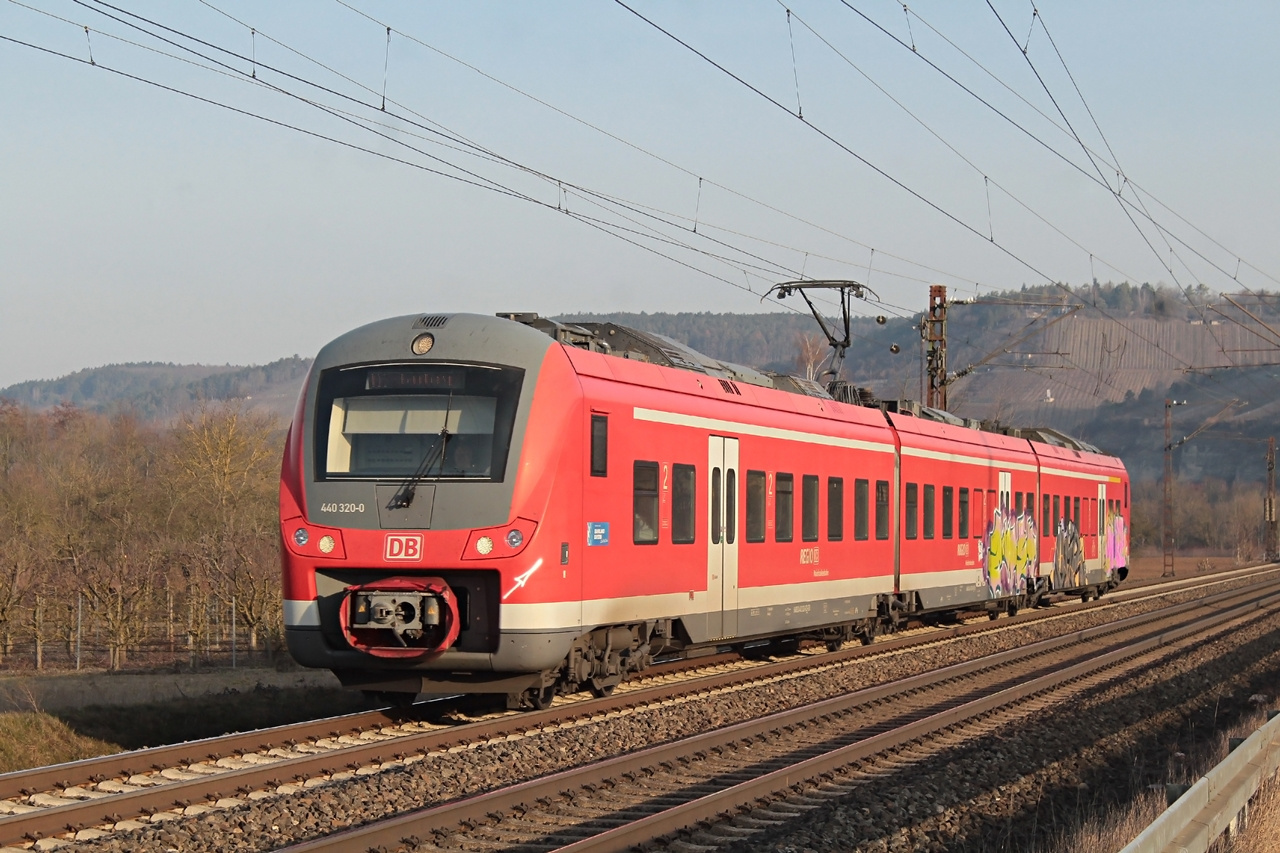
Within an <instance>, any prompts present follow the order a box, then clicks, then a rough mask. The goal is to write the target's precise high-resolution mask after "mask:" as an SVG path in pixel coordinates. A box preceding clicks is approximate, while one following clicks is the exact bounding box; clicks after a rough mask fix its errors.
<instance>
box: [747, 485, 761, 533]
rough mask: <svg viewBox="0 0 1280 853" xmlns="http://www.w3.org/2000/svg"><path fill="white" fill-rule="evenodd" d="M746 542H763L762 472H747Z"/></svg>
mask: <svg viewBox="0 0 1280 853" xmlns="http://www.w3.org/2000/svg"><path fill="white" fill-rule="evenodd" d="M747 541H748V542H763V541H764V472H763V471H748V472H747Z"/></svg>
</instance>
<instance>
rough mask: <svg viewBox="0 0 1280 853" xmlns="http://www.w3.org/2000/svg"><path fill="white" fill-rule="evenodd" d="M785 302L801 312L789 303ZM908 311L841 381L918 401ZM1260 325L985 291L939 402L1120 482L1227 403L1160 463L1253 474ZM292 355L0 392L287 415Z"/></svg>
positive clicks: (1133, 304) (774, 362) (1271, 409)
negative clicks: (1067, 437) (1166, 440)
mask: <svg viewBox="0 0 1280 853" xmlns="http://www.w3.org/2000/svg"><path fill="white" fill-rule="evenodd" d="M791 302H796V304H795V305H791V304H790V303H791ZM1233 303H1235V304H1233ZM1237 306H1238V307H1237ZM786 307H788V308H800V309H804V305H803V302H802V301H797V300H795V299H794V298H793V299H792V300H789V302H788V304H787V306H786ZM857 307H858V308H862V309H867V308H871V309H873V308H874V307H873V306H870V305H863V304H859V305H858V306H857ZM557 319H560V320H563V321H567V322H572V321H575V320H578V321H585V320H610V321H613V322H616V323H620V324H622V325H625V326H632V327H635V328H639V329H643V330H646V331H650V332H655V333H658V334H662V335H666V336H668V337H670V338H674V339H676V340H679V341H682V342H684V343H686V344H688V345H689V346H691V347H693V348H694V349H696V350H699V351H701V352H704V353H706V354H708V355H711V356H714V357H716V358H720V359H723V360H726V361H731V362H734V363H737V364H744V365H750V366H753V367H759V368H766V369H773V370H778V371H782V372H796V373H804V372H806V370H814V369H820V366H818V365H816V364H815V363H814V361H813V359H812V357H811V358H810V359H809V360H807V361H806V359H805V358H804V355H803V353H804V352H805V350H806V347H807V348H808V350H809V351H810V352H811V353H817V354H819V355H824V354H825V352H826V346H825V341H824V339H823V338H822V336H821V334H820V332H819V329H818V327H817V324H816V322H815V321H814V319H813V318H812V316H810V315H809V313H808V311H807V309H806V310H803V311H794V310H792V311H786V310H781V311H775V312H772V313H762V314H713V313H683V314H664V313H653V314H650V313H641V314H622V313H618V314H576V315H563V316H561V317H559V318H557ZM920 320H921V315H920V314H915V315H914V316H907V317H904V316H893V315H891V314H888V312H887V311H886V316H885V317H884V320H883V322H880V321H879V320H878V318H877V317H875V316H865V317H857V318H855V319H854V321H853V324H852V329H851V332H852V344H851V346H850V347H849V351H848V354H847V357H846V360H845V370H844V374H843V375H844V378H846V379H848V380H849V381H851V382H853V383H855V384H857V385H858V386H860V387H865V388H869V389H871V390H872V391H873V392H874V393H875V394H876V395H877V396H879V397H880V398H882V399H897V398H908V399H920V398H921V396H922V392H921V363H922V358H921V349H922V348H921V343H920V331H919V327H920V326H919V324H920ZM1264 324H1265V325H1264ZM1268 326H1270V327H1271V328H1280V294H1268V293H1256V292H1255V293H1244V294H1231V295H1229V296H1223V295H1220V294H1215V293H1211V292H1209V291H1207V290H1203V289H1201V290H1198V291H1193V292H1192V293H1190V294H1184V293H1182V292H1180V291H1177V290H1174V289H1172V288H1165V287H1158V286H1157V287H1152V286H1151V285H1145V284H1144V285H1138V286H1133V285H1129V284H1095V285H1091V286H1086V287H1077V288H1065V287H1057V286H1048V287H1036V288H1024V289H1022V290H1019V291H1013V292H1006V293H999V294H990V295H985V296H984V297H983V299H982V300H981V301H980V302H978V303H976V304H955V305H952V306H951V307H950V309H949V316H948V354H949V363H948V368H949V371H950V372H951V373H963V374H964V375H963V376H962V377H960V378H958V379H956V380H955V381H954V382H953V383H952V384H951V385H950V386H949V394H950V399H949V401H948V402H949V408H950V409H951V410H952V411H953V412H955V413H957V414H959V415H962V416H965V417H971V418H979V419H984V420H998V421H1000V422H1002V423H1006V424H1012V425H1021V426H1050V427H1054V428H1056V429H1060V430H1062V431H1064V432H1069V433H1072V434H1075V435H1078V436H1080V437H1081V438H1084V439H1086V440H1088V441H1092V442H1094V443H1095V444H1097V445H1098V446H1099V447H1103V448H1105V449H1107V450H1108V451H1110V452H1113V453H1116V454H1117V455H1120V456H1121V457H1122V458H1124V459H1125V462H1126V464H1128V465H1129V467H1130V471H1131V472H1133V473H1134V474H1135V476H1137V477H1151V478H1154V477H1158V476H1159V475H1160V471H1161V466H1162V452H1163V451H1162V448H1163V417H1164V403H1163V401H1164V399H1165V398H1166V397H1175V398H1177V399H1179V400H1183V399H1185V400H1188V401H1189V403H1190V405H1189V406H1187V407H1186V408H1185V409H1184V408H1179V409H1177V410H1176V411H1175V420H1174V430H1175V432H1176V435H1175V436H1174V438H1175V439H1176V438H1178V437H1180V436H1182V435H1186V434H1188V433H1190V432H1192V431H1193V430H1195V429H1196V428H1198V427H1199V426H1200V425H1201V424H1202V423H1203V422H1204V421H1205V420H1208V419H1209V418H1210V417H1212V416H1214V415H1216V414H1217V413H1218V411H1219V410H1220V409H1222V408H1223V407H1225V406H1227V405H1228V404H1229V403H1231V401H1236V402H1235V403H1232V404H1231V407H1230V408H1229V409H1228V411H1227V412H1226V413H1225V414H1224V415H1223V416H1222V418H1221V420H1220V421H1218V422H1216V423H1215V424H1214V426H1213V427H1212V428H1210V429H1209V430H1206V431H1205V432H1204V433H1203V434H1202V435H1200V436H1198V437H1197V438H1196V439H1195V440H1194V441H1192V442H1190V443H1188V444H1187V445H1186V446H1185V447H1183V448H1180V449H1179V450H1178V451H1177V453H1176V454H1175V464H1176V465H1178V466H1179V467H1180V469H1183V470H1185V472H1186V474H1187V475H1188V476H1190V477H1192V478H1199V477H1201V476H1213V477H1219V478H1221V479H1223V480H1226V481H1232V480H1237V479H1246V480H1257V479H1259V478H1260V477H1261V476H1262V475H1263V472H1264V470H1265V469H1264V468H1263V467H1262V465H1261V464H1260V462H1259V459H1260V456H1259V454H1260V453H1261V452H1262V450H1261V443H1262V442H1263V441H1265V439H1266V438H1267V436H1268V435H1270V434H1272V433H1271V432H1270V431H1271V430H1272V428H1273V425H1274V424H1276V423H1280V366H1277V362H1280V358H1277V356H1278V355H1280V334H1276V333H1272V332H1270V331H1269V329H1268ZM815 344H816V346H815ZM894 345H896V348H897V350H898V352H896V353H895V352H893V347H894ZM308 364H309V362H308V360H307V359H304V358H300V357H297V356H294V357H292V358H284V359H281V360H279V361H275V362H272V363H271V364H267V365H262V366H254V367H239V366H231V365H227V366H224V367H211V366H192V365H172V364H158V363H146V364H124V365H109V366H107V367H99V368H93V369H88V370H82V371H79V372H77V373H74V374H71V375H70V376H65V377H62V378H61V379H56V380H50V381H39V382H23V383H19V384H17V385H13V386H11V387H9V388H5V389H0V397H8V398H10V399H13V400H15V401H16V402H18V403H20V404H24V405H28V406H32V407H35V408H47V407H50V406H54V405H58V404H60V403H71V404H74V405H77V406H80V407H83V408H87V409H93V410H99V411H112V410H116V409H119V408H128V409H131V410H132V411H135V412H137V413H138V414H139V415H141V416H143V417H146V418H149V419H156V420H168V419H171V418H173V417H174V416H175V415H176V414H177V413H178V412H180V411H181V410H183V409H184V408H187V407H190V406H191V405H192V404H193V403H195V402H196V401H199V400H211V401H212V400H223V399H242V400H246V401H247V402H249V404H250V405H251V406H252V407H254V408H260V409H265V410H268V411H270V412H272V413H274V414H276V415H277V416H278V417H280V418H281V420H284V419H287V418H288V417H290V416H291V415H292V412H293V405H294V402H295V401H296V399H297V394H298V389H299V387H300V386H301V384H302V381H303V378H304V376H305V375H306V370H307V367H308ZM971 366H972V367H971ZM1224 368H1229V369H1224Z"/></svg>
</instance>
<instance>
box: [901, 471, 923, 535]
mask: <svg viewBox="0 0 1280 853" xmlns="http://www.w3.org/2000/svg"><path fill="white" fill-rule="evenodd" d="M919 502H920V487H919V486H917V485H916V484H915V483H907V499H906V503H907V511H906V518H905V519H904V520H905V522H906V523H905V525H904V526H905V528H906V531H907V538H908V539H915V538H916V536H917V534H918V532H919V531H918V530H917V525H918V524H919V520H918V518H917V516H918V514H919V507H918V506H917V504H918V503H919Z"/></svg>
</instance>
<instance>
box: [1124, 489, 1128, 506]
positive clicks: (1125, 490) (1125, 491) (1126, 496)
mask: <svg viewBox="0 0 1280 853" xmlns="http://www.w3.org/2000/svg"><path fill="white" fill-rule="evenodd" d="M1124 508H1125V509H1128V508H1129V484H1128V483H1125V484H1124Z"/></svg>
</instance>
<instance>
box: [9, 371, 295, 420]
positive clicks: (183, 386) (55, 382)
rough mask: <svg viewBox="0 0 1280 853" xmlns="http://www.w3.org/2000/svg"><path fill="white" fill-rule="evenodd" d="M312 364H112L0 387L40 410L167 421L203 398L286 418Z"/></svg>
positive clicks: (24, 403) (18, 401)
mask: <svg viewBox="0 0 1280 853" xmlns="http://www.w3.org/2000/svg"><path fill="white" fill-rule="evenodd" d="M310 365H311V362H310V361H309V360H308V359H303V358H300V357H298V356H293V357H291V358H282V359H279V360H278V361H273V362H271V363H270V364H265V365H253V366H249V367H243V366H238V365H226V366H223V367H215V366H209V365H191V364H164V363H160V362H142V363H138V364H109V365H106V366H105V367H92V368H87V369H85V370H79V371H76V372H75V373H72V374H69V375H67V376H63V377H61V378H59V379H51V380H44V381H29V382H19V383H18V384H16V385H10V386H9V387H8V388H0V397H7V398H8V399H10V400H13V401H15V402H17V403H20V404H22V405H26V406H31V407H32V408H36V409H44V408H49V407H51V406H56V405H59V404H64V403H70V404H72V405H74V406H78V407H80V408H83V409H89V410H91V411H103V412H109V411H116V410H119V409H123V408H127V409H130V410H132V411H134V412H135V413H137V414H138V415H139V416H140V417H142V418H144V419H147V420H168V419H170V418H172V417H173V416H174V415H176V414H177V413H178V412H180V411H182V410H183V409H186V408H189V407H190V406H191V405H192V404H194V403H196V402H197V401H199V400H228V399H245V400H249V401H252V406H253V407H254V408H257V409H262V410H265V411H269V412H271V413H273V414H275V415H278V416H279V417H280V418H282V419H287V418H289V417H292V415H293V406H294V403H295V402H296V401H297V399H298V389H299V387H300V386H301V385H302V380H303V378H304V377H305V376H306V373H307V368H308V367H310Z"/></svg>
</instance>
